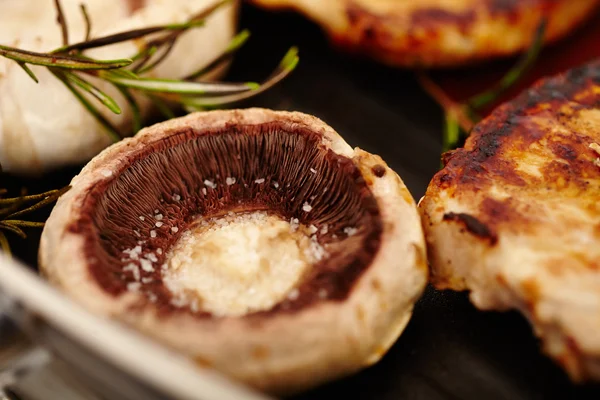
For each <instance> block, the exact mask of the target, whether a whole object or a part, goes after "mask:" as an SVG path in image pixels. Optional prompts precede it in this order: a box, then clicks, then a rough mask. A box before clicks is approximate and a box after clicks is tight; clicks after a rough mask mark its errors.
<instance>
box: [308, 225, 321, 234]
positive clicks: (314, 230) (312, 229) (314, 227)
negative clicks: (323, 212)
mask: <svg viewBox="0 0 600 400" xmlns="http://www.w3.org/2000/svg"><path fill="white" fill-rule="evenodd" d="M318 230H319V229H318V228H317V227H316V226H314V225H311V226H309V227H308V233H309V234H311V235H312V234H313V233H316V232H317V231H318Z"/></svg>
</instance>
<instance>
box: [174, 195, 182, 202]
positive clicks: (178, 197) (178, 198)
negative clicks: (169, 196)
mask: <svg viewBox="0 0 600 400" xmlns="http://www.w3.org/2000/svg"><path fill="white" fill-rule="evenodd" d="M173 200H175V201H179V200H181V196H180V195H178V194H174V195H173Z"/></svg>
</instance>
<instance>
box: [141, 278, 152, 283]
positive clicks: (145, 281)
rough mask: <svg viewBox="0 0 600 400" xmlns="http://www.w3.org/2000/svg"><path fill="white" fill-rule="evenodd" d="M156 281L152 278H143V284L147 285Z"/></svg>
mask: <svg viewBox="0 0 600 400" xmlns="http://www.w3.org/2000/svg"><path fill="white" fill-rule="evenodd" d="M153 280H154V279H152V278H150V277H146V278H142V283H143V284H146V283H150V282H152V281H153Z"/></svg>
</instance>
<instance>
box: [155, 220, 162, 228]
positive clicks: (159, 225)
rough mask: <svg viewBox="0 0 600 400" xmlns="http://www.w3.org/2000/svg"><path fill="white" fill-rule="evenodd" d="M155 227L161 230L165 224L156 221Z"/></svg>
mask: <svg viewBox="0 0 600 400" xmlns="http://www.w3.org/2000/svg"><path fill="white" fill-rule="evenodd" d="M154 225H156V227H157V228H160V227H161V226H163V223H162V222H160V221H156V223H155V224H154Z"/></svg>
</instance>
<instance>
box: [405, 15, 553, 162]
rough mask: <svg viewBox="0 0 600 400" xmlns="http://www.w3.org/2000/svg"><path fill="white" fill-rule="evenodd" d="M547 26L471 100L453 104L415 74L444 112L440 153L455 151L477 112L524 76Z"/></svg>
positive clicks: (542, 25)
mask: <svg viewBox="0 0 600 400" xmlns="http://www.w3.org/2000/svg"><path fill="white" fill-rule="evenodd" d="M546 25H547V20H546V19H545V18H544V19H542V21H541V22H540V24H539V25H538V28H537V29H536V32H535V36H534V38H533V41H532V44H531V46H530V47H529V49H528V50H527V52H526V53H524V54H523V55H522V56H521V57H520V58H519V60H518V61H517V63H516V64H515V65H514V66H513V67H512V68H511V69H510V70H509V71H508V72H507V73H506V74H505V75H504V76H503V77H502V79H500V81H499V82H498V83H497V84H496V85H494V86H493V87H492V88H490V89H488V90H485V91H484V92H482V93H479V94H477V95H475V96H472V97H471V98H469V99H468V100H467V101H465V102H464V103H457V102H455V101H453V100H452V99H451V98H450V97H449V96H448V95H447V94H446V93H444V91H443V90H442V89H441V88H440V87H439V86H438V85H437V84H436V83H435V82H433V80H432V79H431V78H430V77H429V76H428V75H427V74H425V73H423V72H419V73H418V74H417V78H418V79H419V81H420V83H421V86H422V87H423V88H424V90H425V91H426V92H427V93H429V95H430V96H431V97H433V98H434V99H435V100H436V101H437V103H438V104H439V105H440V106H441V107H442V109H443V110H444V131H443V132H444V133H443V136H442V151H443V152H446V151H449V150H452V149H455V148H456V147H458V146H459V145H460V143H461V142H462V141H464V140H465V139H466V138H467V137H468V136H469V134H470V132H471V129H472V128H473V126H474V125H475V124H476V123H477V122H479V120H480V119H481V117H480V116H479V112H480V111H481V110H482V109H483V108H485V107H487V106H489V105H490V104H493V103H494V102H495V101H496V100H498V99H499V98H500V97H501V96H502V95H503V94H504V93H506V91H508V90H509V89H510V88H512V87H514V86H515V85H516V84H517V83H518V82H520V81H521V80H522V79H523V78H524V77H525V76H526V74H527V72H529V70H530V69H531V68H532V67H533V65H534V64H535V61H536V60H537V58H538V56H539V54H540V52H541V50H542V47H543V41H544V34H545V32H546Z"/></svg>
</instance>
